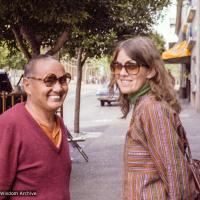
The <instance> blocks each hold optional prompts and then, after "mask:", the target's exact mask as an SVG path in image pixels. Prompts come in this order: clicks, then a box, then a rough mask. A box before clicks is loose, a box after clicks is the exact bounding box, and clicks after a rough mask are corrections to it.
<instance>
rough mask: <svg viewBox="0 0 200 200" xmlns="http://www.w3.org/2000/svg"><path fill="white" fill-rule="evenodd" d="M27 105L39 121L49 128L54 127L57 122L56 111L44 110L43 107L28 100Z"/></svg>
mask: <svg viewBox="0 0 200 200" xmlns="http://www.w3.org/2000/svg"><path fill="white" fill-rule="evenodd" d="M25 107H26V109H27V110H28V112H29V113H30V114H31V115H32V117H33V118H34V119H35V120H36V121H37V122H39V123H41V124H43V125H45V126H47V127H49V128H53V127H54V124H55V115H54V112H47V111H43V110H42V109H41V108H38V107H37V106H35V105H34V104H32V103H31V102H28V101H27V102H26V104H25Z"/></svg>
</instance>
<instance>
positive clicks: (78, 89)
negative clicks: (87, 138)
mask: <svg viewBox="0 0 200 200" xmlns="http://www.w3.org/2000/svg"><path fill="white" fill-rule="evenodd" d="M82 53H83V50H82V48H80V49H79V51H78V59H77V82H76V97H75V98H76V99H75V112H74V132H75V133H79V131H80V129H79V124H80V103H81V82H82V69H83V65H82V62H81V58H82Z"/></svg>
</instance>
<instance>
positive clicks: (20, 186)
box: [0, 55, 71, 200]
mask: <svg viewBox="0 0 200 200" xmlns="http://www.w3.org/2000/svg"><path fill="white" fill-rule="evenodd" d="M70 80H71V76H70V74H69V73H66V72H65V70H64V67H63V66H62V65H61V64H60V63H59V62H58V61H57V60H56V59H54V58H53V57H51V56H46V55H40V56H37V57H35V58H33V59H32V60H31V61H30V62H29V63H28V64H27V65H26V66H25V70H24V78H23V87H24V90H25V92H26V94H27V101H26V102H25V103H20V104H17V105H15V106H14V107H13V108H11V109H9V110H7V111H6V112H4V113H3V114H2V115H0V199H20V200H23V199H35V200H70V192H69V179H70V172H71V160H70V156H69V146H68V142H67V132H66V129H65V126H64V124H63V121H62V119H61V118H60V117H59V116H57V115H56V111H57V109H58V108H59V107H60V106H62V104H63V101H64V99H65V97H66V94H67V92H68V83H69V81H70Z"/></svg>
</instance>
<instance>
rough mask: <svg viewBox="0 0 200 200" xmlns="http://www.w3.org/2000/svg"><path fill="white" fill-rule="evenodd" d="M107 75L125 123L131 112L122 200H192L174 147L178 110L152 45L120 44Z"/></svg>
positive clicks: (181, 159)
mask: <svg viewBox="0 0 200 200" xmlns="http://www.w3.org/2000/svg"><path fill="white" fill-rule="evenodd" d="M111 71H112V74H113V76H114V79H115V81H114V82H112V84H111V87H113V86H114V84H115V83H116V84H117V86H118V87H119V89H120V105H121V110H122V113H123V117H124V118H125V117H126V116H127V114H128V113H129V111H130V110H131V108H132V107H133V114H132V119H131V122H130V127H129V129H128V132H127V135H126V141H125V151H124V187H123V200H142V199H144V200H145V199H146V200H147V199H148V200H168V199H170V200H183V199H185V200H186V199H187V200H188V199H193V198H192V194H191V193H192V192H191V190H192V188H190V186H189V177H190V175H191V172H190V170H188V165H187V162H186V160H185V158H184V155H183V153H182V149H181V148H180V146H179V144H178V143H179V140H178V139H179V137H178V134H177V127H178V123H179V116H178V115H179V112H180V110H181V107H180V104H179V102H178V100H177V98H176V93H175V91H174V88H173V83H172V81H171V77H169V74H168V71H167V70H166V69H165V68H164V65H163V62H162V60H161V58H160V55H159V53H158V51H157V49H156V47H155V45H154V44H153V42H152V41H151V40H150V39H149V38H147V37H136V38H133V39H128V40H125V41H123V42H121V43H120V44H119V45H118V46H117V48H116V51H115V53H114V59H113V61H112V63H111ZM176 119H178V120H176Z"/></svg>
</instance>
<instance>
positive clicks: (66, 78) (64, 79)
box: [44, 73, 71, 87]
mask: <svg viewBox="0 0 200 200" xmlns="http://www.w3.org/2000/svg"><path fill="white" fill-rule="evenodd" d="M70 80H71V75H70V74H69V73H66V74H64V75H63V76H61V77H57V76H56V75H55V74H50V75H47V76H46V77H45V78H44V83H45V85H46V86H47V87H52V86H53V85H55V84H56V82H57V81H58V82H59V83H60V84H61V85H67V84H68V83H69V82H70Z"/></svg>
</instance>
